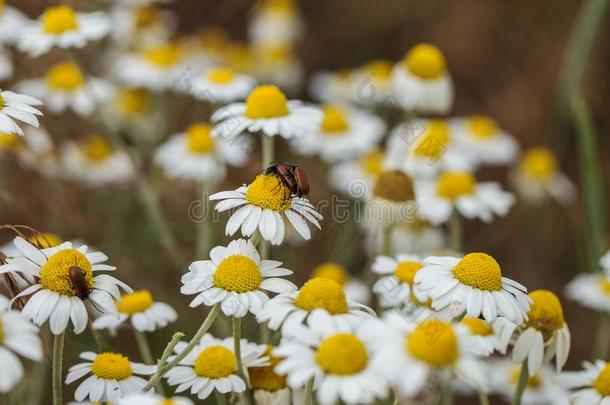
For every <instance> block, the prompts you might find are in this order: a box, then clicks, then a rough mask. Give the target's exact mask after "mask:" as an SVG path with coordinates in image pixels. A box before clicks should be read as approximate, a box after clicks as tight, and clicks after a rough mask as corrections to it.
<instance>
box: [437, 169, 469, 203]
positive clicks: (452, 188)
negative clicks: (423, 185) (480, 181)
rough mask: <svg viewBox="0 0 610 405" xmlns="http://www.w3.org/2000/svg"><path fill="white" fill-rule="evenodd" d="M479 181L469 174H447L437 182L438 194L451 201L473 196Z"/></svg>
mask: <svg viewBox="0 0 610 405" xmlns="http://www.w3.org/2000/svg"><path fill="white" fill-rule="evenodd" d="M476 184H477V181H476V180H475V178H474V176H473V175H472V174H470V173H467V172H445V173H443V174H442V175H441V176H440V177H439V178H438V180H437V181H436V194H437V195H439V196H440V197H444V198H447V199H449V200H455V199H456V198H458V197H461V196H464V195H472V194H474V191H475V189H476Z"/></svg>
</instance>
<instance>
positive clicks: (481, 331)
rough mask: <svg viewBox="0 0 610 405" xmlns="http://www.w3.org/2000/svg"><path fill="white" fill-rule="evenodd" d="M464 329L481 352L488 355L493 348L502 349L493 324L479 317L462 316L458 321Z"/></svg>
mask: <svg viewBox="0 0 610 405" xmlns="http://www.w3.org/2000/svg"><path fill="white" fill-rule="evenodd" d="M459 325H460V327H463V328H465V329H466V331H467V332H468V334H469V335H470V337H471V341H472V342H473V344H476V345H477V347H480V348H481V350H480V351H481V354H482V355H485V356H489V355H490V354H492V353H493V351H494V350H496V349H497V350H500V351H501V349H502V344H501V339H500V337H499V336H497V335H496V330H495V329H494V328H493V325H491V324H489V323H487V322H486V321H484V320H483V319H480V318H469V317H464V318H462V319H461V320H460V322H459Z"/></svg>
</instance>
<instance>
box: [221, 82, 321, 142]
mask: <svg viewBox="0 0 610 405" xmlns="http://www.w3.org/2000/svg"><path fill="white" fill-rule="evenodd" d="M321 120H322V113H321V112H320V110H318V109H317V108H315V107H309V106H306V105H304V104H303V103H302V102H301V101H297V100H293V101H287V100H286V96H285V95H284V93H282V92H281V90H280V89H279V88H277V87H276V86H271V85H266V86H258V87H256V88H254V90H252V91H251V92H250V94H249V95H248V98H247V99H246V102H245V103H233V104H229V105H228V106H226V107H223V108H221V109H219V110H218V111H216V112H215V113H214V114H213V115H212V121H213V122H216V123H217V124H216V126H215V127H214V132H215V135H218V136H222V137H226V138H233V137H235V136H237V135H239V134H241V133H242V132H244V131H247V132H253V133H256V132H259V131H262V133H263V134H264V135H267V136H276V135H280V136H281V137H283V138H286V139H289V138H292V137H300V136H307V135H308V134H310V133H312V132H315V131H316V128H317V126H318V125H319V124H320V122H321Z"/></svg>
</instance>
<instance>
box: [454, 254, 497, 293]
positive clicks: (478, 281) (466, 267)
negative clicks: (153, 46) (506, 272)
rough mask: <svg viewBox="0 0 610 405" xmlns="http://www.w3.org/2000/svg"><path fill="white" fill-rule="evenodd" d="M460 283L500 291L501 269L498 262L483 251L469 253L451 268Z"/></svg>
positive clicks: (480, 288)
mask: <svg viewBox="0 0 610 405" xmlns="http://www.w3.org/2000/svg"><path fill="white" fill-rule="evenodd" d="M453 275H454V276H455V278H457V279H458V280H460V282H461V283H463V284H466V285H469V286H471V287H474V288H478V289H479V290H485V291H500V290H501V289H502V271H501V270H500V265H499V264H498V262H497V261H496V260H495V259H494V258H493V257H491V256H490V255H488V254H485V253H469V254H467V255H466V256H464V258H463V259H462V260H460V262H459V263H458V264H457V265H456V266H455V267H454V268H453Z"/></svg>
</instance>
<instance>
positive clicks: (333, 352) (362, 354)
mask: <svg viewBox="0 0 610 405" xmlns="http://www.w3.org/2000/svg"><path fill="white" fill-rule="evenodd" d="M357 325H358V323H357V322H349V321H347V320H346V319H345V318H336V317H333V316H331V315H330V314H329V313H328V312H326V311H324V310H320V309H318V310H316V311H314V312H312V314H311V315H310V316H309V318H308V319H307V324H306V326H304V325H301V324H291V325H288V327H286V328H285V330H284V331H283V332H282V334H283V336H284V339H283V340H282V342H281V343H280V345H279V346H278V347H277V349H276V350H275V353H276V354H277V355H278V356H280V357H282V358H283V359H282V361H281V362H280V363H279V364H278V365H277V367H276V368H275V370H276V372H277V373H278V374H280V375H282V374H286V375H287V381H288V385H289V386H290V387H291V388H292V389H298V388H301V387H303V386H305V384H307V382H308V381H310V380H311V379H314V389H315V390H316V393H317V399H318V402H319V403H320V404H334V403H336V402H337V401H338V400H341V401H342V402H344V403H346V404H369V403H372V402H374V401H375V399H376V398H383V397H385V396H386V394H387V391H388V385H387V382H386V380H385V378H383V377H382V376H381V375H380V373H379V371H378V370H377V369H376V368H374V367H372V365H371V363H372V361H371V360H372V347H371V346H372V342H371V339H370V338H369V336H367V330H366V329H365V328H364V325H360V327H358V326H357Z"/></svg>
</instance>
